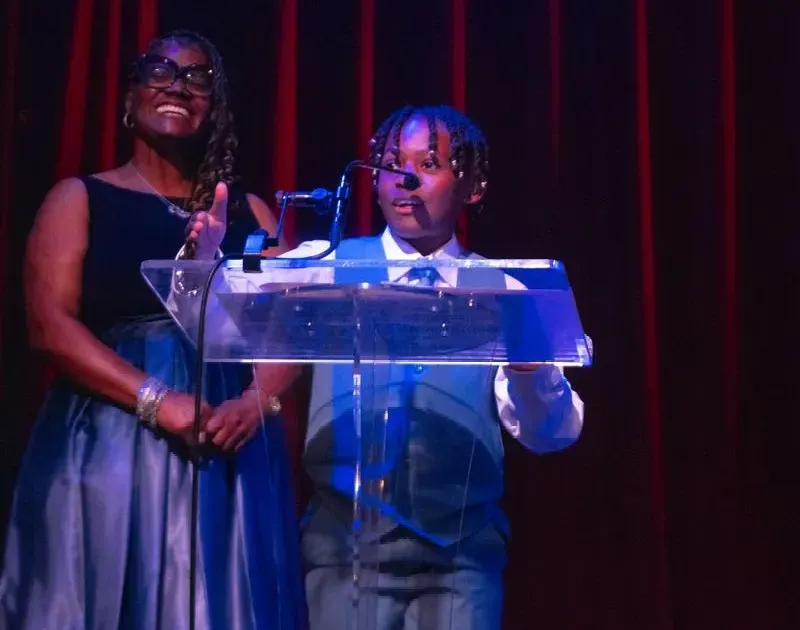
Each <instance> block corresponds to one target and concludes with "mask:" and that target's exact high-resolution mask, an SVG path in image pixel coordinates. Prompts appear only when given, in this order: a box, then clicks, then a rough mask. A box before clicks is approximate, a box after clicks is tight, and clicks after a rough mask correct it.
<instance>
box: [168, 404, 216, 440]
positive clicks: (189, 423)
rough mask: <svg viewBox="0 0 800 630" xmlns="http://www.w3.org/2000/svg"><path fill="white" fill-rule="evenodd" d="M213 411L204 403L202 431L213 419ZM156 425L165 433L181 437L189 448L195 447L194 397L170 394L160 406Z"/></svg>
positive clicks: (201, 418)
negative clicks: (210, 419) (209, 420)
mask: <svg viewBox="0 0 800 630" xmlns="http://www.w3.org/2000/svg"><path fill="white" fill-rule="evenodd" d="M211 411H212V410H211V407H210V406H209V405H208V404H206V403H203V407H202V411H201V417H200V429H201V431H202V428H203V427H204V426H205V424H206V422H208V419H209V418H210V417H211ZM156 423H157V424H158V426H159V427H161V428H162V429H163V430H164V431H167V432H168V433H172V434H173V435H175V436H177V437H179V438H180V439H182V440H183V441H184V442H186V444H188V445H189V446H194V445H195V441H194V432H193V429H194V396H189V395H188V394H181V393H179V392H169V393H168V394H167V395H166V396H164V399H163V400H162V401H161V404H160V405H159V406H158V412H157V413H156Z"/></svg>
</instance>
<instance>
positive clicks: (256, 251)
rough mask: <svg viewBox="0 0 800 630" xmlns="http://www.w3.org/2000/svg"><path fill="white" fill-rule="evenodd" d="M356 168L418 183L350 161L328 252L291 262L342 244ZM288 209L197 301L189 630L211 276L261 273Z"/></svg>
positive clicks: (286, 200)
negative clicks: (235, 270)
mask: <svg viewBox="0 0 800 630" xmlns="http://www.w3.org/2000/svg"><path fill="white" fill-rule="evenodd" d="M356 168H366V169H369V170H372V171H373V172H374V171H385V172H388V173H393V174H394V175H401V176H402V177H403V186H404V187H405V188H407V189H408V190H416V189H417V188H419V187H420V185H421V183H420V181H419V178H418V177H417V176H416V175H414V174H413V173H408V172H405V171H397V170H395V169H392V168H389V167H386V166H374V165H371V164H367V163H366V162H364V161H363V160H353V161H352V162H350V163H349V164H348V165H347V166H346V167H345V169H344V171H343V172H342V176H341V177H340V178H339V186H338V187H337V188H336V191H335V193H334V194H333V199H332V201H333V204H334V208H333V219H332V220H331V227H330V236H329V246H328V248H327V249H326V250H325V251H323V252H321V253H319V254H314V255H313V256H307V257H305V258H297V259H295V260H320V259H322V258H325V257H326V256H328V255H329V254H331V253H332V252H333V251H334V250H336V248H337V247H338V246H339V244H340V243H341V241H342V237H343V235H344V225H345V223H346V219H347V212H348V210H349V201H350V193H351V188H352V184H351V181H350V180H351V175H352V173H353V171H354V170H355V169H356ZM289 205H290V196H289V195H284V196H283V198H282V200H281V213H280V217H279V219H278V226H277V231H276V235H275V237H270V235H269V232H267V231H266V230H265V229H263V228H259V229H257V230H256V231H255V232H253V233H252V234H250V235H249V236H248V237H247V240H246V242H245V248H244V251H243V252H242V254H241V255H237V254H226V255H224V256H222V257H221V258H219V259H217V260H216V261H215V262H214V265H213V266H212V267H211V271H210V272H209V274H208V277H207V278H206V281H205V283H204V285H203V290H202V293H201V297H200V315H199V321H198V324H197V342H196V343H197V355H196V358H195V369H194V373H195V396H194V426H193V427H192V436H193V438H194V447H193V453H192V463H193V466H192V503H191V523H190V526H191V534H190V543H189V547H190V551H189V553H190V557H189V629H188V630H195V621H196V619H195V616H196V614H195V608H196V601H197V594H196V592H195V591H196V588H197V545H198V525H199V523H198V514H199V497H200V464H201V459H202V455H201V450H200V447H199V444H200V428H201V427H200V419H201V414H202V410H203V380H204V378H205V360H204V357H205V333H206V311H207V310H208V297H209V295H210V293H211V284H212V281H213V279H214V276H215V275H216V274H217V272H218V271H219V270H220V268H221V267H222V266H223V265H224V264H225V263H226V262H228V261H229V260H238V259H241V260H242V269H243V271H244V272H245V273H259V272H260V271H261V261H262V260H263V259H264V255H263V252H264V250H266V249H268V248H270V247H276V246H277V245H278V244H279V243H280V236H281V234H282V233H283V220H284V216H285V214H286V209H287V207H288V206H289Z"/></svg>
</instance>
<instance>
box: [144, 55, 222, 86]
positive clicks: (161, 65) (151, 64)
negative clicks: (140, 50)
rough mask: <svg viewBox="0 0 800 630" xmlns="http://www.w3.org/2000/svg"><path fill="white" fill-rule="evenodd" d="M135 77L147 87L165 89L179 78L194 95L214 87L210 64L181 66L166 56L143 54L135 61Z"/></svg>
mask: <svg viewBox="0 0 800 630" xmlns="http://www.w3.org/2000/svg"><path fill="white" fill-rule="evenodd" d="M135 74H136V78H138V79H139V81H141V82H142V83H144V84H145V85H146V86H147V87H151V88H154V89H156V90H166V89H168V88H169V87H171V86H172V85H173V84H174V83H175V81H177V80H178V79H180V80H181V81H183V84H184V85H185V86H186V89H187V90H188V91H189V92H191V93H192V94H194V95H195V96H208V95H209V94H211V92H212V90H213V89H214V71H213V70H212V68H211V66H208V65H205V64H198V63H193V64H191V65H189V66H184V67H181V66H179V65H178V64H177V63H175V61H173V60H172V59H169V58H168V57H161V56H159V55H144V56H143V57H142V58H141V59H139V61H138V62H137V63H136V69H135Z"/></svg>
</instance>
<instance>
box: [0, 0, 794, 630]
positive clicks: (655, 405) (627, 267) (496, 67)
mask: <svg viewBox="0 0 800 630" xmlns="http://www.w3.org/2000/svg"><path fill="white" fill-rule="evenodd" d="M23 5H24V6H23ZM3 8H4V11H5V12H6V15H5V18H6V19H5V21H4V25H5V28H4V33H5V40H4V46H3V51H2V54H3V55H4V57H3V63H4V66H3V67H4V69H5V75H4V78H3V87H2V89H3V93H2V99H1V100H0V107H2V110H1V111H0V127H1V128H2V132H3V135H2V153H1V154H0V159H1V160H2V162H0V167H1V170H0V177H2V179H1V180H0V254H1V255H2V264H1V265H0V271H1V272H2V275H0V282H1V284H0V299H1V300H2V303H1V306H2V309H1V310H0V327H1V328H0V333H1V334H2V337H1V339H2V346H1V349H2V366H1V369H2V373H1V374H0V386H1V387H2V392H1V393H2V406H0V438H1V439H2V452H3V457H2V458H1V460H2V461H0V465H2V498H1V499H0V505H2V508H3V509H2V512H3V514H2V516H3V519H2V520H3V522H4V521H5V511H6V508H7V505H8V501H9V500H10V496H11V491H12V488H13V479H14V475H15V472H16V467H17V464H18V462H19V458H20V457H21V454H22V449H23V448H24V444H25V440H26V437H27V434H28V430H29V427H30V425H31V422H32V416H31V414H32V412H33V411H34V410H35V408H36V406H38V403H39V400H40V398H39V397H40V395H41V391H42V383H43V381H42V377H41V373H40V372H39V371H38V369H37V366H35V365H34V363H33V362H32V359H31V357H30V356H29V355H28V353H27V351H26V348H25V331H24V325H23V320H22V313H21V309H20V302H21V299H20V295H21V287H20V280H19V271H20V269H19V267H20V262H19V261H20V259H21V255H22V251H23V247H24V241H25V236H26V233H27V231H28V229H29V227H30V225H31V221H32V219H33V217H34V214H35V211H36V208H37V207H38V205H39V203H40V202H41V200H42V198H43V196H44V194H45V192H46V191H47V189H48V188H49V187H50V186H51V185H52V184H53V183H55V181H56V180H57V179H58V178H60V177H64V176H68V175H73V174H78V173H88V172H94V171H97V170H100V169H103V168H109V167H111V166H113V165H115V164H117V163H119V162H121V161H124V160H125V159H127V157H128V153H127V151H128V148H129V141H128V139H127V138H126V136H125V131H124V129H123V128H122V127H121V125H120V118H121V115H122V107H121V106H122V87H123V86H122V83H121V80H122V77H123V75H124V70H125V68H127V64H128V63H129V62H130V61H131V60H132V59H133V57H134V55H135V53H136V51H137V49H140V48H141V46H142V43H143V42H144V41H146V40H147V39H148V38H149V37H150V36H151V35H153V34H154V33H156V32H163V31H165V30H168V29H171V28H175V27H190V28H195V29H198V30H200V31H201V32H203V33H204V34H205V35H207V36H208V37H210V38H211V39H212V40H213V41H214V42H216V43H217V44H218V46H219V47H220V49H221V51H222V54H223V57H224V59H225V61H226V65H227V68H228V71H229V73H230V75H231V80H232V83H233V89H234V96H235V109H236V112H237V115H238V126H239V131H240V140H241V152H240V156H241V160H240V166H241V171H242V174H243V175H244V177H245V179H246V181H247V182H248V185H249V188H250V189H251V190H252V191H253V192H255V193H257V194H259V195H261V196H262V197H264V198H265V199H268V200H269V199H271V198H272V194H273V193H274V191H275V190H276V189H278V188H283V189H297V188H301V189H302V188H313V187H316V186H328V187H330V186H333V185H334V184H335V182H336V180H337V178H338V175H339V173H340V171H341V169H342V168H343V166H344V164H345V163H346V162H347V161H348V160H349V159H351V158H353V157H358V156H363V155H364V153H365V151H366V140H367V139H368V137H369V133H370V132H371V130H372V128H373V127H374V126H376V125H377V123H379V122H380V120H382V119H383V118H384V117H385V116H386V115H388V114H389V113H390V112H391V111H393V110H394V109H396V108H397V107H400V106H402V105H403V104H405V103H407V102H413V103H431V102H450V103H454V104H457V105H459V106H462V107H464V108H465V109H466V111H467V113H468V114H469V115H470V116H471V117H472V118H474V120H475V121H476V122H477V123H478V124H479V125H481V126H482V128H483V129H484V130H485V132H486V134H487V136H488V138H489V140H490V144H491V147H492V156H491V167H492V172H491V177H490V197H489V198H488V206H487V209H486V210H485V212H484V213H483V214H482V215H481V216H479V217H473V218H472V219H471V220H470V221H469V222H468V224H467V225H466V230H465V233H464V238H465V239H466V240H467V242H468V243H469V245H470V247H471V248H473V249H475V250H476V251H478V252H480V253H483V254H485V255H488V256H503V257H530V258H547V257H553V258H558V259H560V260H562V261H564V263H565V264H566V267H567V269H568V271H569V273H570V278H571V280H572V283H573V285H574V288H575V291H576V295H577V300H578V304H579V308H580V310H581V314H582V318H583V321H584V325H585V327H586V329H587V331H588V332H589V333H590V334H591V335H592V337H593V338H594V341H595V346H596V350H597V356H596V359H597V361H596V365H595V366H594V367H592V368H591V369H589V370H585V371H581V372H579V373H574V374H572V375H571V378H572V380H573V382H574V384H575V386H576V388H577V389H578V390H579V391H580V393H581V395H582V396H583V398H584V399H585V401H586V403H587V407H586V426H585V430H584V434H583V436H582V438H581V440H580V442H579V443H578V444H577V445H576V446H574V447H573V448H571V449H569V450H568V451H566V452H564V453H560V454H555V455H550V456H546V457H537V456H534V455H531V454H529V453H526V452H523V451H522V449H521V448H519V447H518V446H517V445H516V444H514V443H511V442H510V441H509V443H508V445H507V450H508V467H507V470H508V493H507V494H508V496H507V507H508V511H509V513H510V516H511V520H512V527H513V539H512V542H511V546H510V556H511V563H510V567H509V569H508V572H507V580H506V583H507V595H506V598H507V607H506V616H505V627H507V628H519V629H523V628H524V629H528V628H559V629H576V630H577V629H581V630H583V629H586V628H648V629H649V628H656V629H661V628H797V627H800V623H798V620H799V618H800V611H798V603H797V601H798V598H797V590H798V581H799V580H798V578H797V565H798V554H797V552H798V544H797V542H796V532H797V529H798V525H800V522H799V519H798V516H797V509H796V508H795V505H796V504H797V500H798V484H797V478H798V474H797V471H796V465H797V464H796V462H797V454H798V442H800V440H798V428H797V426H798V421H799V420H800V417H798V415H799V414H798V411H797V402H798V401H797V398H798V397H797V389H798V386H797V383H796V381H797V377H798V375H800V370H799V369H798V349H797V342H798V335H797V334H796V329H797V322H798V315H799V314H800V313H799V312H798V311H799V309H798V303H799V302H800V301H798V300H797V299H796V298H795V297H793V295H794V294H796V293H797V287H798V280H799V278H798V266H797V262H796V257H795V253H796V249H797V247H798V246H797V244H796V241H797V234H798V227H800V226H799V225H798V219H797V213H796V209H797V207H798V201H800V190H798V181H800V180H798V177H797V173H798V172H799V171H798V169H799V168H800V164H799V162H800V154H799V153H798V149H799V148H800V144H799V143H798V135H799V134H800V123H799V122H798V118H797V114H796V112H797V105H798V96H797V89H796V88H795V84H796V82H797V78H798V59H799V57H800V53H799V52H798V46H797V35H796V32H797V27H798V24H800V22H798V8H797V3H796V2H789V1H788V0H786V1H784V2H777V1H776V2H734V0H707V1H702V2H700V1H697V0H673V1H668V0H625V1H623V0H603V1H600V0H529V1H527V2H521V1H515V0H471V1H469V2H467V1H465V0H452V1H451V0H407V1H405V2H387V1H383V2H378V1H374V0H359V1H355V0H353V1H346V0H337V1H336V2H312V1H311V0H303V1H299V0H280V1H278V0H276V1H273V2H262V3H256V2H245V1H236V2H235V1H228V2H209V1H206V0H203V1H199V0H192V1H189V0H160V1H158V0H141V1H138V2H137V1H136V0H94V1H92V0H72V1H69V2H67V1H62V2H53V1H52V0H25V2H24V3H23V2H22V1H21V0H4V5H3ZM362 189H363V184H362ZM321 227H322V225H321V224H320V223H319V221H316V220H314V219H313V218H310V217H306V216H300V215H299V216H298V217H297V219H296V221H294V222H293V223H292V224H291V225H290V226H289V228H290V229H289V233H290V236H291V237H292V238H293V240H294V241H295V242H296V241H297V240H299V239H301V238H305V237H307V236H310V235H316V234H317V233H319V231H320V229H321ZM351 228H352V232H354V233H365V232H370V231H377V230H379V229H380V228H381V224H380V222H379V219H378V217H377V216H376V215H375V214H374V212H373V209H372V207H371V204H370V202H369V199H367V198H366V196H363V195H362V198H361V199H360V200H359V201H358V203H357V210H356V211H354V216H353V222H352V226H351ZM290 439H291V443H292V447H293V448H295V449H296V448H297V444H298V439H299V436H298V434H297V432H296V431H295V432H293V433H292V435H290Z"/></svg>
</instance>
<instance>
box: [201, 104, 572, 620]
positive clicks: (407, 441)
mask: <svg viewBox="0 0 800 630" xmlns="http://www.w3.org/2000/svg"><path fill="white" fill-rule="evenodd" d="M370 147H371V155H370V161H371V164H375V165H381V166H384V167H390V168H396V169H398V170H400V171H408V172H411V173H414V174H415V175H417V177H418V178H419V180H420V184H421V185H420V186H419V187H418V188H417V189H415V190H409V189H406V188H404V187H403V186H404V182H403V178H400V177H393V176H391V175H388V174H385V173H383V174H381V173H380V172H377V171H376V176H375V192H376V194H377V198H378V203H379V205H380V207H381V210H382V212H383V216H384V218H385V219H386V223H387V228H386V230H385V231H384V232H383V234H381V236H380V237H377V238H375V237H372V238H360V239H350V240H346V241H344V242H343V243H342V244H341V246H340V247H339V248H338V249H337V250H336V252H334V254H332V255H331V256H330V257H331V258H333V257H336V258H339V259H341V258H362V259H376V258H377V259H382V258H386V259H392V260H415V259H419V258H423V257H425V258H429V259H444V258H455V257H462V256H474V255H471V254H468V253H467V252H465V251H464V250H463V249H462V248H461V247H460V245H459V244H458V242H457V240H456V238H455V235H454V232H455V227H456V223H457V221H458V217H459V215H460V214H461V212H463V211H464V209H465V208H466V207H469V206H476V205H478V204H480V203H481V202H482V201H483V197H484V195H485V193H486V188H487V185H488V160H487V155H488V147H487V143H486V141H485V139H484V136H483V133H482V132H481V130H480V129H479V128H478V127H477V126H476V125H475V124H474V123H473V122H472V121H471V120H469V119H468V118H467V117H466V116H464V115H463V114H462V113H460V112H458V111H456V110H454V109H452V108H451V107H448V106H433V107H418V108H415V107H405V108H403V109H401V110H399V111H397V112H395V113H394V114H392V115H391V116H390V117H389V118H388V119H387V120H386V121H385V122H384V123H383V124H382V125H381V126H380V128H379V129H378V131H377V132H376V134H375V136H374V137H373V138H372V140H371V142H370ZM201 227H202V226H201ZM199 232H202V230H199V231H196V233H199ZM327 247H328V242H326V241H310V242H306V243H303V244H301V245H300V246H299V247H298V248H297V249H295V250H294V251H292V252H289V253H288V254H286V255H285V256H291V257H305V256H310V255H314V254H318V253H321V252H323V251H325V250H326V249H327ZM336 273H337V274H338V273H339V270H337V272H336ZM389 273H390V276H391V275H392V272H391V270H390V272H389ZM444 275H447V276H448V277H447V278H445V277H443V276H444ZM337 279H338V280H341V278H340V277H337ZM388 279H389V280H391V281H396V282H407V283H410V284H419V283H421V282H423V281H422V280H420V279H417V278H403V277H398V278H394V277H390V278H388ZM328 281H330V279H328ZM256 282H258V281H257V280H256ZM426 284H428V285H429V286H430V285H431V284H433V285H434V286H447V285H451V286H452V285H454V284H458V278H457V274H455V275H452V274H444V273H442V274H441V275H438V277H435V278H432V279H429V280H428V281H427V282H426ZM400 369H401V372H400V373H401V374H403V375H404V376H403V382H402V384H400V385H399V387H400V389H402V391H403V392H404V393H403V395H402V396H400V398H401V399H402V402H399V403H387V405H386V407H387V408H386V416H385V421H386V424H385V431H386V451H387V453H394V454H392V455H387V456H386V459H387V461H391V462H392V466H393V467H394V470H392V472H391V474H390V475H389V476H388V477H389V478H390V479H391V481H390V486H388V487H387V490H386V492H385V493H384V494H383V495H382V498H383V499H385V501H384V503H385V504H382V505H379V506H378V510H379V513H380V516H379V519H378V523H377V526H376V527H377V529H375V528H373V531H377V533H378V534H379V536H378V537H377V539H376V540H375V541H373V544H372V546H370V548H369V550H368V551H369V552H370V553H371V554H373V555H376V557H370V558H368V559H367V560H368V561H372V562H375V565H373V566H369V567H367V568H365V570H364V573H363V574H362V577H361V583H362V587H363V588H362V597H363V598H364V599H363V600H362V601H361V603H360V608H359V610H360V612H359V613H358V614H359V615H362V614H366V615H368V617H369V618H370V619H371V620H373V621H372V623H374V620H375V619H377V626H376V627H377V628H379V629H380V630H390V629H395V628H404V629H408V630H417V629H431V630H434V629H435V630H439V629H441V628H453V629H457V630H473V629H474V630H499V628H500V617H501V606H502V582H501V573H502V570H503V568H504V565H505V538H506V536H507V533H508V532H507V525H506V522H505V519H504V516H503V514H502V512H501V510H500V509H499V507H498V501H499V499H500V497H501V495H502V491H503V488H502V460H503V450H502V441H501V433H500V425H501V424H502V425H503V426H504V427H505V428H506V430H507V431H509V433H510V434H511V435H512V436H513V437H515V438H516V439H517V440H519V441H520V442H521V443H522V444H523V445H524V446H525V447H527V448H528V449H530V450H532V451H534V452H537V453H545V452H551V451H557V450H561V449H563V448H566V447H567V446H569V445H571V444H572V443H574V442H575V440H577V438H578V436H579V434H580V432H581V428H582V423H583V402H582V401H581V399H580V398H579V397H578V395H577V394H576V393H575V392H573V391H572V389H571V387H570V385H569V383H568V381H567V380H566V378H565V377H564V376H563V374H562V372H561V370H560V369H558V368H556V367H554V366H530V365H516V366H509V367H505V368H499V369H494V368H490V367H486V368H484V367H473V366H470V367H463V366H429V367H427V368H424V369H423V368H422V367H421V366H420V367H419V369H416V370H415V369H411V368H403V367H401V368H400ZM342 370H343V371H344V372H341V371H342ZM349 370H350V367H349V366H331V365H316V366H315V368H314V384H313V389H312V401H311V409H310V412H309V427H308V432H307V436H306V451H305V455H304V461H305V464H306V466H307V469H308V471H309V474H310V476H311V477H312V480H313V481H314V484H315V486H314V488H315V494H314V497H313V499H312V502H311V506H310V508H309V510H308V512H307V514H306V517H305V519H304V522H303V525H302V543H303V554H304V560H305V564H306V567H305V568H306V589H307V597H308V605H309V613H310V620H311V629H312V630H323V629H324V630H338V629H341V630H345V629H348V628H352V627H355V623H354V622H355V619H354V618H353V608H352V604H351V597H352V593H353V575H352V573H353V571H352V558H351V554H350V545H351V542H350V541H351V540H352V527H351V524H352V516H353V507H352V479H353V474H352V471H351V472H350V474H349V475H346V476H345V480H346V481H345V482H340V483H337V482H336V481H335V479H334V478H335V477H336V475H337V473H336V472H334V469H335V468H338V469H341V468H342V466H343V464H342V462H343V461H344V462H348V464H345V466H347V465H350V466H352V461H353V459H354V458H353V451H352V444H351V445H350V446H349V447H348V446H346V445H345V446H342V444H343V443H346V442H347V441H348V440H347V439H346V437H345V438H343V433H347V430H346V429H343V428H342V427H347V426H348V423H349V426H352V409H351V408H344V409H343V408H342V407H341V404H340V401H341V400H342V399H343V398H344V399H345V400H347V398H346V394H347V392H346V387H345V386H346V385H347V383H348V378H347V374H349ZM402 370H405V371H402ZM340 372H341V373H340ZM365 372H369V371H368V370H365ZM266 373H267V370H266V369H263V370H262V376H261V377H260V378H259V381H260V387H261V388H262V389H263V390H267V391H269V392H271V393H277V391H278V386H277V385H276V382H277V381H276V379H274V378H273V379H270V378H269V377H268V376H267V375H266ZM379 373H380V369H379V368H377V367H376V368H375V369H374V372H369V374H371V375H372V376H367V377H365V378H374V380H375V383H374V384H370V385H368V386H365V391H367V387H372V386H379V385H383V386H384V387H385V389H391V385H392V384H391V383H388V382H387V380H386V379H385V378H383V377H381V376H379ZM394 374H395V376H396V375H397V372H395V373H394ZM382 378H383V380H381V379H382ZM379 381H381V382H380V383H379ZM487 384H488V385H489V386H488V387H486V385H487ZM340 389H341V390H342V391H339V390H340ZM391 398H392V396H391V395H387V400H389V399H391ZM453 401H455V403H453ZM376 406H377V407H379V405H376ZM454 410H456V411H454ZM225 415H226V414H225V413H220V412H217V413H216V414H215V416H214V417H212V419H211V420H210V421H209V423H208V425H207V427H206V431H207V434H208V435H209V436H210V438H211V439H212V440H214V441H218V440H217V438H218V436H219V434H220V433H223V432H224V431H225V429H224V428H222V429H221V428H220V427H224V425H225V424H226V422H225V420H224V416H225ZM366 416H367V414H365V418H366ZM453 416H458V417H453ZM364 422H365V425H364V427H365V428H364V430H365V431H369V430H370V426H371V425H370V422H371V421H370V420H367V419H365V421H364ZM350 432H352V429H351V430H350ZM398 436H399V437H398ZM352 437H353V438H354V436H352ZM224 439H227V436H225V437H224ZM350 441H351V442H353V441H354V439H351V440H350ZM454 471H455V472H454ZM339 472H341V471H339ZM459 480H460V482H459ZM446 482H447V483H449V486H448V488H450V489H452V488H455V489H457V490H458V492H455V493H453V492H450V493H448V492H444V491H443V486H441V485H439V484H444V483H446ZM437 489H438V492H437ZM453 495H457V496H455V497H453ZM431 496H434V497H436V498H435V500H434V501H431V500H430V497H431ZM426 498H427V499H426ZM448 500H454V501H455V503H454V505H453V506H452V510H451V511H450V512H448V506H447V505H444V506H443V505H442V501H444V503H445V504H446V503H447V501H448ZM456 504H457V505H456ZM432 506H433V507H435V508H436V509H432ZM448 517H449V518H448ZM370 598H371V599H370ZM372 623H370V624H368V625H367V626H361V627H373V626H372Z"/></svg>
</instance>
